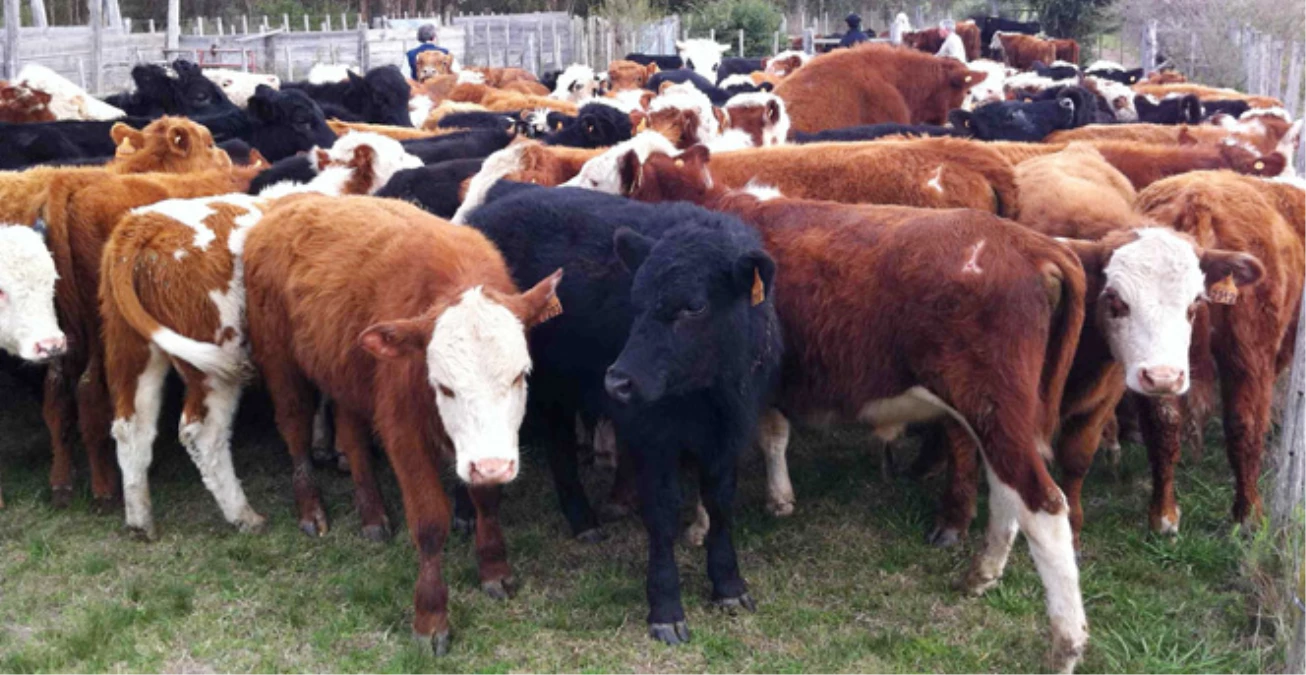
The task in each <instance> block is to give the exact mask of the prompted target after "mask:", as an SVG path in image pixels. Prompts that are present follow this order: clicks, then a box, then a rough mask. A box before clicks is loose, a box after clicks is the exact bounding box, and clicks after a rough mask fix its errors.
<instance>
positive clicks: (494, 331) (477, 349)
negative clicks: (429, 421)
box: [358, 270, 562, 485]
mask: <svg viewBox="0 0 1306 675" xmlns="http://www.w3.org/2000/svg"><path fill="white" fill-rule="evenodd" d="M561 280H562V270H558V271H556V272H554V273H553V274H552V275H550V276H548V277H547V278H545V279H544V280H543V281H541V282H539V283H538V284H536V285H535V287H534V288H532V289H530V290H529V291H526V292H525V293H518V294H512V295H509V294H504V293H499V292H496V291H494V290H491V289H486V288H483V287H481V286H477V287H475V288H471V289H468V290H466V291H463V292H462V293H461V294H460V295H458V296H457V297H455V298H452V299H450V300H449V301H448V302H447V303H438V304H437V306H435V307H433V308H431V309H430V310H427V311H426V312H425V313H423V314H421V315H420V316H416V317H413V318H408V319H399V320H395V321H385V322H382V323H378V324H375V325H373V326H371V327H369V328H367V329H366V330H364V331H363V333H362V335H360V336H359V339H358V341H359V344H360V345H361V346H362V347H363V349H366V350H367V351H368V352H369V353H371V354H372V355H373V356H376V357H377V358H379V359H418V358H420V359H422V360H423V361H424V363H425V367H426V373H427V380H428V381H429V383H430V385H431V389H432V390H433V391H434V394H435V405H436V408H437V410H439V413H440V423H441V424H442V425H443V426H444V430H445V433H447V434H448V435H449V439H450V440H451V441H452V442H453V448H454V456H455V462H454V464H455V469H456V471H457V473H458V477H459V478H460V479H462V480H463V481H465V482H467V483H470V484H472V485H497V484H501V483H506V482H508V481H510V480H512V479H513V478H516V477H517V469H518V466H519V462H518V454H517V430H518V428H519V427H520V426H521V421H522V417H523V416H524V415H525V414H526V376H527V374H529V373H530V369H531V357H530V353H529V352H528V351H527V348H526V330H528V329H530V328H531V327H533V326H535V325H537V324H539V323H541V322H543V321H546V320H548V319H549V318H551V317H553V316H555V315H557V314H558V313H560V312H561V311H562V308H561V305H559V303H558V301H557V291H558V283H559V282H560V281H561Z"/></svg>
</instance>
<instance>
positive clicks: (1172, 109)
mask: <svg viewBox="0 0 1306 675" xmlns="http://www.w3.org/2000/svg"><path fill="white" fill-rule="evenodd" d="M1134 108H1135V109H1136V110H1138V121H1139V122H1143V123H1147V124H1197V123H1198V122H1200V121H1202V102H1201V101H1199V100H1197V96H1196V95H1194V94H1185V95H1183V96H1176V97H1174V98H1165V99H1161V101H1160V102H1159V103H1152V100H1151V99H1150V98H1148V97H1146V96H1143V95H1141V94H1140V95H1138V96H1135V97H1134Z"/></svg>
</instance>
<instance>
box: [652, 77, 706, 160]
mask: <svg viewBox="0 0 1306 675" xmlns="http://www.w3.org/2000/svg"><path fill="white" fill-rule="evenodd" d="M723 117H724V114H722V113H721V112H720V111H719V110H717V109H716V108H714V107H713V106H712V101H711V100H709V99H708V97H707V95H706V94H704V93H703V92H701V91H699V90H698V89H697V88H695V87H694V85H692V84H690V83H688V82H686V83H684V84H671V83H669V82H666V83H663V86H662V91H661V93H660V94H659V95H658V97H657V98H655V99H653V101H652V102H651V103H649V108H648V126H649V128H650V129H653V130H654V131H657V132H658V133H661V134H662V135H663V136H666V137H667V139H668V140H670V141H671V142H672V143H673V144H675V146H676V147H678V148H687V147H689V146H691V145H696V144H698V143H706V142H708V141H710V140H712V139H714V138H716V137H717V136H718V135H720V133H721V126H722V125H721V121H722V118H723Z"/></svg>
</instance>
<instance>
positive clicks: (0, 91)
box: [0, 84, 54, 124]
mask: <svg viewBox="0 0 1306 675" xmlns="http://www.w3.org/2000/svg"><path fill="white" fill-rule="evenodd" d="M50 100H51V97H50V95H49V94H47V93H45V92H43V91H40V90H37V89H32V88H30V87H27V86H25V85H22V84H6V85H3V86H0V122H4V123H7V124H26V123H28V122H52V121H54V113H53V112H51V111H50Z"/></svg>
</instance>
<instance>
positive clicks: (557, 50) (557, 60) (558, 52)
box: [549, 18, 562, 70]
mask: <svg viewBox="0 0 1306 675" xmlns="http://www.w3.org/2000/svg"><path fill="white" fill-rule="evenodd" d="M549 25H550V26H552V28H553V30H552V31H551V32H552V33H553V68H554V70H558V69H560V68H562V42H561V41H560V40H559V39H558V19H557V18H554V19H553V21H550V22H549Z"/></svg>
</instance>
